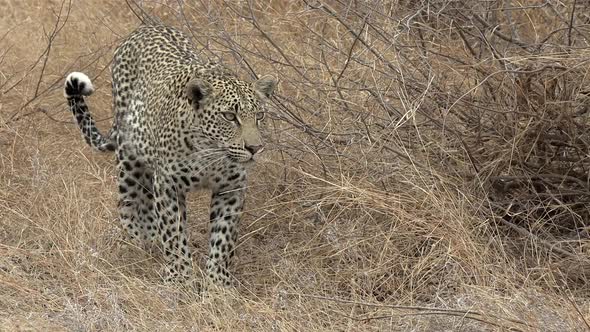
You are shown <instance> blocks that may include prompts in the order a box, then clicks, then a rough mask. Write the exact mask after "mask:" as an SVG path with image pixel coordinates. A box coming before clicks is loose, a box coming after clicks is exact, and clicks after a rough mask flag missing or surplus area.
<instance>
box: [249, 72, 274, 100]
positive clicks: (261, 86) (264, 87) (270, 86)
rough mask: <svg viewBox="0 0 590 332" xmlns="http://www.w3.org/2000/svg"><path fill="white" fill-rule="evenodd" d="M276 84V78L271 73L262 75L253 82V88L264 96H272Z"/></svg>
mask: <svg viewBox="0 0 590 332" xmlns="http://www.w3.org/2000/svg"><path fill="white" fill-rule="evenodd" d="M276 86H277V79H276V78H275V77H274V76H271V75H265V76H262V77H261V78H260V79H258V81H256V82H255V83H254V89H256V91H258V92H260V93H262V94H263V95H264V96H265V97H266V98H270V97H271V96H272V93H273V91H274V90H275V88H276Z"/></svg>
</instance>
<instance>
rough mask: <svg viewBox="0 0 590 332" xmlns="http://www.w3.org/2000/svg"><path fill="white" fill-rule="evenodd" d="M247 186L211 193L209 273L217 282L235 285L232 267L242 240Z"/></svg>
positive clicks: (210, 277) (211, 280) (209, 276)
mask: <svg viewBox="0 0 590 332" xmlns="http://www.w3.org/2000/svg"><path fill="white" fill-rule="evenodd" d="M242 178H243V177H242ZM244 190H245V184H244V185H243V186H238V187H237V189H233V190H227V191H214V192H213V194H212V197H211V210H210V216H209V234H210V235H209V258H208V260H207V277H208V279H209V282H212V283H214V284H216V285H222V286H229V285H231V278H230V273H229V269H230V267H231V261H232V258H233V256H234V252H235V248H236V242H237V240H238V224H239V221H240V217H241V214H242V210H243V206H244Z"/></svg>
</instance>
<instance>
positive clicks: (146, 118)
mask: <svg viewBox="0 0 590 332" xmlns="http://www.w3.org/2000/svg"><path fill="white" fill-rule="evenodd" d="M112 78H113V86H112V89H113V104H114V113H115V120H114V123H113V127H112V128H111V131H110V133H109V134H108V135H102V134H101V133H100V132H99V131H98V129H97V128H96V123H95V122H94V120H93V119H92V116H91V115H90V112H89V110H88V106H87V105H86V102H85V96H89V95H90V94H91V93H92V91H93V87H92V83H91V81H90V79H89V78H88V77H87V76H86V75H84V74H82V73H76V72H74V73H71V74H70V75H69V76H68V77H67V79H66V82H65V88H64V94H65V96H66V98H67V100H68V104H69V108H70V110H71V111H72V113H73V114H74V117H75V118H76V121H77V122H78V125H79V127H80V130H81V131H82V134H83V136H84V139H85V140H86V142H87V143H88V144H89V145H90V146H92V147H93V148H95V149H97V150H99V151H116V156H117V162H118V163H117V168H118V182H119V217H120V221H121V224H122V226H123V227H124V228H125V229H126V230H127V232H128V233H129V235H130V236H131V238H132V239H134V240H137V241H153V240H159V241H157V242H159V243H160V244H161V246H162V248H163V252H164V256H165V260H166V266H165V276H164V278H165V280H166V281H176V280H186V279H187V278H190V277H191V275H192V258H191V251H190V250H189V246H188V236H187V221H186V203H185V202H186V196H187V193H188V192H189V191H191V190H196V189H201V188H208V189H210V190H211V192H212V196H211V206H210V216H209V220H210V222H209V230H210V239H209V256H208V261H207V266H206V272H207V277H208V279H209V280H210V281H211V282H213V283H215V284H220V285H229V284H230V280H231V278H230V273H229V268H230V265H231V261H232V257H233V256H234V252H235V247H236V240H237V238H238V223H239V219H240V214H241V213H242V210H243V205H244V192H245V187H246V173H247V172H246V167H247V165H248V164H250V163H251V162H252V160H253V159H254V158H255V156H256V155H257V154H258V153H260V152H261V151H262V148H263V142H262V139H261V136H260V132H259V129H258V126H259V124H260V123H261V121H262V120H263V118H264V107H263V106H264V103H265V102H266V101H267V99H268V98H269V97H270V96H271V94H272V92H273V90H274V88H275V85H276V80H275V79H274V78H272V77H270V76H265V77H263V78H261V79H259V80H258V81H256V82H253V83H250V82H245V81H242V80H240V79H238V78H237V77H236V76H234V75H233V74H231V73H230V72H228V71H227V70H225V69H224V68H223V67H222V66H220V65H217V64H214V63H206V62H203V61H201V60H200V59H199V57H198V56H197V53H196V51H195V50H194V48H193V47H192V45H191V43H190V41H189V40H188V38H187V37H186V36H185V35H184V34H182V33H181V32H179V31H177V30H175V29H172V28H170V27H165V26H161V25H150V26H147V25H144V26H141V27H139V28H138V29H137V30H136V31H134V32H132V33H131V34H130V35H129V36H128V37H127V38H126V40H125V41H124V42H123V43H122V44H121V45H120V46H119V47H118V48H117V50H116V51H115V56H114V60H113V64H112Z"/></svg>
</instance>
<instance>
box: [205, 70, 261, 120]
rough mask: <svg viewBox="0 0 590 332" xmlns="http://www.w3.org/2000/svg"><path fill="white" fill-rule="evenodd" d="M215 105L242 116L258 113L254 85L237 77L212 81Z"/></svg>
mask: <svg viewBox="0 0 590 332" xmlns="http://www.w3.org/2000/svg"><path fill="white" fill-rule="evenodd" d="M211 85H212V86H213V90H214V94H215V96H214V99H215V103H216V104H219V105H220V106H223V107H222V108H225V109H228V110H231V111H235V112H237V113H238V114H239V115H240V116H250V115H253V114H255V113H256V112H258V109H259V102H258V97H257V94H256V92H255V91H254V89H253V88H252V84H250V83H248V82H245V81H242V80H240V79H238V78H235V77H227V76H226V77H220V78H215V79H213V80H212V82H211Z"/></svg>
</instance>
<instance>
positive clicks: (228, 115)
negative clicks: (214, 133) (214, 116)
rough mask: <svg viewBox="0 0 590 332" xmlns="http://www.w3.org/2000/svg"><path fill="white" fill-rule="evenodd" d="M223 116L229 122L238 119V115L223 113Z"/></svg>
mask: <svg viewBox="0 0 590 332" xmlns="http://www.w3.org/2000/svg"><path fill="white" fill-rule="evenodd" d="M221 115H223V118H224V119H226V120H227V121H229V122H234V121H236V120H237V119H238V118H237V117H236V113H232V112H223V113H221Z"/></svg>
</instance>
